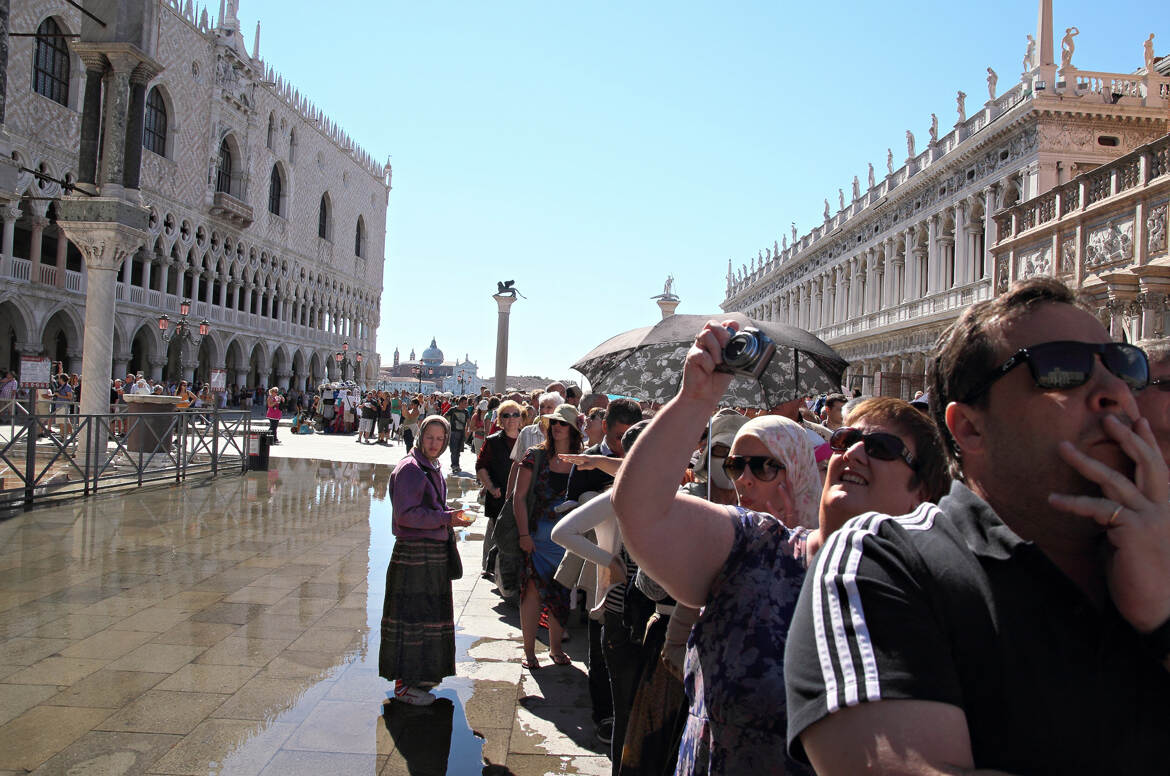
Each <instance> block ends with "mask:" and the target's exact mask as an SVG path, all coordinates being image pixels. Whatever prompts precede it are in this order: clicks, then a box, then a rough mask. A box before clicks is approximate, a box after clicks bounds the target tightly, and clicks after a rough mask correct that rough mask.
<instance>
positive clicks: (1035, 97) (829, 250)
mask: <svg viewBox="0 0 1170 776" xmlns="http://www.w3.org/2000/svg"><path fill="white" fill-rule="evenodd" d="M1039 6H1040V11H1039V14H1038V23H1037V29H1036V35H1035V37H1033V36H1032V35H1028V36H1027V39H1028V43H1027V46H1026V48H1025V47H1024V46H1021V48H1022V49H1024V50H1023V52H1022V53H1023V54H1024V57H1023V62H1022V65H1023V67H1022V70H1023V72H1022V74H1021V76H1020V77H1019V78H1018V79H1011V80H1012V81H1014V82H1012V83H1011V84H1010V85H1009V86H1008V87H1007V89H1006V90H1003V89H1000V87H999V81H1000V79H999V76H998V74H997V73H996V72H995V71H994V70H993V69H992V68H988V69H987V92H986V94H985V95H984V97H985V99H979V98H976V97H974V96H968V95H966V94H964V93H962V92H959V93H958V94H957V95H956V100H955V105H954V113H953V114H952V115H953V116H954V123H953V125H952V126H951V127H950V128H949V129H946V128H944V129H942V130H941V131H940V129H939V123H940V119H939V118H938V117H937V116H932V122H931V127H930V132H929V136H928V137H926V138H922V141H924V142H920V140H919V139H918V138H916V137H915V136H914V135H913V134H912V133H911V132H910V131H907V132H906V139H905V157H904V159H902V157H901V154H900V153H899V154H898V155H897V156H898V158H899V159H901V161H898V162H895V151H894V149H890V150H889V152H888V155H887V158H886V160H885V164H884V167H885V170H884V171H883V172H881V173H879V174H875V172H874V167H873V165H872V164H871V165H870V166H869V171H868V176H867V178H868V179H867V180H866V181H864V182H863V181H861V180H859V179H858V178H854V180H853V182H852V191H851V194H849V193H847V191H846V189H841V190H840V191H839V194H838V197H837V198H835V199H836V200H837V201H836V205H837V207H831V206H830V203H829V201H828V200H826V201H825V210H824V221H823V222H822V223H821V224H820V225H819V226H817V227H816V228H814V229H813V230H812V231H810V232H809V233H807V234H805V235H803V236H798V235H797V233H796V230H795V228H793V231H792V235H791V237H792V242H791V244H789V242H788V236H787V235H786V236H785V237H784V238H783V245H780V244H778V243H779V241H777V242H774V243H773V244H772V246H771V247H770V248H768V249H767V250H766V251H760V252H759V254H758V255H757V257H754V258H753V259H751V261H750V265H749V264H745V265H743V266H742V268H741V269H739V270H738V271H735V270H734V269H733V268H732V266H731V264H730V262H729V264H728V267H727V292H726V297H725V299H724V301H723V302H722V305H721V306H722V307H723V309H724V310H727V311H731V310H738V311H743V312H745V313H746V314H748V315H751V316H753V317H756V318H759V319H761V320H775V321H782V322H785V323H790V324H793V325H795V326H799V327H801V328H803V329H807V330H809V331H812V332H813V333H815V334H816V335H817V336H819V337H820V338H821V339H823V340H825V341H826V342H827V343H829V344H830V345H832V346H833V347H834V348H835V349H836V350H837V351H838V352H839V353H840V354H841V355H842V356H843V357H845V358H846V359H848V360H849V361H850V362H851V363H850V367H849V369H848V371H847V372H846V377H845V382H846V386H847V387H849V388H860V389H861V390H862V391H863V392H864V393H866V394H871V393H872V394H881V395H893V396H902V397H906V398H909V397H910V396H912V395H913V392H914V391H915V390H918V389H921V388H922V387H923V383H924V376H925V372H926V366H927V354H928V353H929V351H930V350H931V348H932V347H933V345H934V343H935V341H936V340H937V339H938V335H939V334H940V333H941V332H942V330H943V329H944V328H945V327H946V326H948V325H949V324H950V323H951V322H952V321H954V320H955V319H956V318H957V317H958V315H959V314H960V312H961V311H962V310H963V309H964V308H965V307H967V306H969V305H971V304H972V303H974V302H977V301H979V300H982V299H987V298H989V296H990V295H991V294H993V293H996V290H997V287H998V288H1003V287H1006V285H1004V284H1006V281H1007V280H1008V279H1009V278H1016V277H1024V276H1026V275H1029V274H1037V273H1039V272H1045V273H1048V274H1053V275H1058V276H1061V277H1066V278H1067V279H1069V280H1070V281H1072V282H1074V284H1077V285H1080V286H1081V287H1083V288H1085V290H1086V291H1089V292H1090V293H1092V294H1093V295H1094V296H1095V297H1097V298H1098V299H1100V300H1101V304H1102V305H1103V308H1102V318H1103V320H1105V321H1106V322H1107V323H1110V322H1111V321H1112V320H1113V319H1114V318H1117V317H1118V316H1121V317H1122V318H1124V317H1125V316H1128V317H1129V319H1131V320H1132V319H1135V318H1140V317H1141V312H1140V310H1139V308H1140V305H1138V300H1139V299H1145V300H1146V301H1147V302H1148V304H1147V306H1150V305H1154V304H1155V303H1156V304H1157V305H1165V306H1166V307H1167V309H1170V304H1167V303H1165V300H1166V299H1170V277H1167V279H1166V280H1165V281H1164V282H1163V281H1162V280H1161V278H1162V275H1161V274H1159V273H1160V272H1165V273H1166V275H1167V276H1170V266H1167V268H1166V269H1165V270H1156V269H1151V270H1143V269H1140V268H1138V269H1135V268H1131V267H1129V264H1130V260H1132V261H1133V263H1135V264H1136V263H1139V262H1140V263H1141V264H1143V265H1144V264H1149V263H1153V264H1154V265H1157V264H1159V263H1164V264H1167V265H1170V259H1167V257H1166V254H1165V241H1164V240H1162V241H1161V242H1158V241H1157V240H1146V241H1145V244H1144V245H1145V249H1144V250H1141V251H1134V250H1129V249H1127V248H1117V247H1116V246H1114V245H1113V244H1112V243H1110V244H1109V246H1107V248H1108V250H1106V248H1102V247H1100V246H1099V245H1098V243H1101V244H1102V245H1104V242H1103V241H1104V240H1106V239H1107V237H1109V236H1111V235H1113V233H1114V232H1118V233H1121V234H1122V236H1121V237H1120V238H1117V237H1114V240H1113V241H1114V242H1118V243H1124V242H1126V241H1127V240H1128V241H1130V242H1133V241H1135V240H1137V239H1138V238H1139V237H1140V235H1135V234H1134V232H1133V230H1134V226H1135V225H1138V228H1139V229H1140V230H1141V232H1142V233H1143V234H1144V232H1145V231H1146V230H1147V229H1150V230H1153V231H1154V233H1155V234H1157V233H1158V230H1159V229H1161V230H1162V231H1161V234H1164V229H1165V227H1164V218H1165V206H1164V204H1163V205H1162V206H1161V210H1158V207H1159V203H1160V202H1162V200H1163V199H1164V197H1162V198H1159V197H1157V196H1153V192H1152V191H1151V190H1150V189H1149V187H1150V186H1154V187H1155V188H1156V189H1160V188H1164V187H1166V186H1167V184H1168V183H1170V178H1167V177H1166V176H1165V174H1164V163H1162V162H1159V161H1158V159H1159V158H1160V157H1164V155H1165V144H1157V143H1155V141H1157V140H1158V139H1159V138H1162V137H1163V136H1165V135H1166V134H1167V131H1168V129H1170V78H1168V77H1167V72H1168V71H1170V59H1161V60H1159V59H1157V58H1155V57H1154V55H1153V43H1152V40H1153V36H1150V38H1149V39H1148V40H1146V41H1145V44H1144V46H1145V56H1144V60H1145V61H1144V66H1143V67H1140V68H1137V69H1135V71H1134V72H1131V73H1103V72H1095V71H1089V70H1081V69H1080V68H1079V67H1078V66H1077V64H1074V58H1075V57H1074V51H1075V40H1074V38H1075V34H1076V33H1075V32H1074V30H1076V28H1069V30H1067V31H1066V32H1065V35H1064V38H1063V39H1062V40H1061V42H1060V48H1059V50H1057V48H1056V46H1055V39H1054V35H1053V30H1052V3H1051V0H1041V2H1040V3H1039ZM1144 32H1145V31H1144V30H1135V31H1134V54H1135V62H1139V61H1141V59H1142V58H1141V57H1140V54H1141V53H1142V47H1143V44H1142V40H1143V39H1144V37H1145V35H1144ZM1139 33H1142V34H1141V35H1140V36H1139ZM1021 37H1023V36H1022V35H1021ZM1003 80H1004V81H1008V80H1009V79H1007V78H1005V79H1003ZM980 103H982V104H980ZM1151 143H1155V144H1154V145H1150V144H1151ZM900 150H901V143H899V151H900ZM1123 157H1124V159H1126V160H1128V161H1125V162H1124V164H1123V163H1122V162H1121V161H1120V160H1122V158H1123ZM1131 157H1132V158H1131ZM1115 161H1117V164H1119V165H1121V166H1120V167H1117V166H1116V165H1115V164H1113V163H1114V162H1115ZM1159 165H1162V166H1161V167H1160V166H1159ZM1099 168H1100V169H1101V172H1100V173H1099V174H1097V175H1095V176H1093V175H1092V171H1094V170H1098V169H1099ZM1119 170H1120V172H1119ZM1159 170H1163V172H1158V171H1159ZM1151 173H1154V174H1153V175H1152V176H1151ZM1159 176H1162V177H1159ZM1131 179H1132V180H1131ZM1102 181H1104V184H1102ZM1119 181H1120V183H1119ZM1131 184H1133V185H1132V186H1131ZM1138 184H1140V188H1141V192H1140V195H1139V194H1138V192H1136V191H1135V190H1133V186H1137V185H1138ZM1102 186H1104V189H1103V190H1102V188H1101V187H1102ZM1086 187H1087V188H1086ZM1054 191H1057V192H1063V196H1062V197H1061V199H1060V200H1059V201H1058V200H1057V199H1056V195H1055V194H1051V192H1054ZM1085 191H1088V194H1087V195H1086V196H1084V197H1081V198H1080V199H1079V200H1078V199H1077V196H1078V195H1079V194H1081V193H1083V192H1085ZM1127 191H1128V192H1129V193H1128V194H1127V195H1126V197H1125V203H1124V204H1117V205H1113V204H1111V203H1113V202H1114V200H1115V199H1116V197H1117V196H1120V195H1121V194H1123V193H1124V192H1127ZM1130 200H1133V202H1130ZM1032 203H1037V204H1032ZM1025 204H1027V205H1028V206H1027V207H1024V206H1025ZM1143 206H1144V208H1145V210H1144V211H1143V209H1142V208H1143ZM1054 207H1059V208H1060V210H1059V211H1058V212H1059V214H1060V219H1059V220H1060V221H1061V223H1060V225H1059V226H1060V228H1059V229H1056V228H1055V227H1053V228H1049V229H1047V231H1045V230H1040V231H1036V230H1034V229H1032V227H1034V226H1036V225H1037V224H1038V223H1042V222H1044V221H1045V220H1046V218H1045V217H1046V216H1048V215H1049V213H1048V211H1051V210H1053V208H1054ZM1103 208H1104V209H1103ZM1127 208H1128V209H1129V211H1131V212H1129V215H1128V217H1127V218H1128V220H1126V217H1125V216H1124V212H1123V211H1126V210H1127ZM1134 208H1136V209H1137V210H1136V215H1135V213H1134V212H1132V211H1133V210H1134ZM1106 210H1108V212H1106ZM1003 213H1009V214H1011V213H1014V214H1015V216H1014V217H1013V216H1010V215H1009V216H1008V217H1006V218H1005V217H1001V216H1000V215H999V214H1003ZM1036 213H1041V215H1040V216H1037V215H1036ZM1158 213H1160V214H1161V217H1162V219H1163V221H1157V218H1151V214H1154V215H1156V214H1158ZM1119 214H1120V215H1119ZM1037 217H1038V218H1039V219H1040V221H1037V220H1035V219H1036V218H1037ZM997 219H998V221H997ZM1013 219H1014V220H1013ZM1028 219H1033V220H1031V221H1030V222H1029V220H1028ZM1109 219H1114V220H1115V221H1116V224H1117V225H1118V226H1117V228H1116V229H1112V230H1111V229H1110V227H1108V226H1107V225H1106V224H1107V223H1108V222H1109ZM1048 220H1050V219H1048ZM1147 221H1148V222H1149V226H1147V225H1146V222H1147ZM1126 229H1129V230H1130V231H1129V232H1125V230H1126ZM1053 235H1055V236H1053ZM1102 235H1105V236H1102ZM1062 240H1063V241H1064V242H1062ZM1078 240H1079V241H1080V242H1077V241H1078ZM1045 241H1047V242H1046V243H1045ZM1037 244H1042V245H1041V247H1039V248H1037V247H1035V246H1036V245H1037ZM1044 245H1047V246H1050V247H1049V249H1048V250H1049V251H1050V252H1049V253H1048V254H1045V253H1043V250H1044ZM1078 245H1079V246H1080V247H1076V246H1078ZM1051 246H1055V247H1051ZM1105 253H1108V254H1109V255H1108V258H1106V259H1103V258H1101V255H1104V254H1105ZM1053 255H1062V256H1063V257H1064V259H1063V261H1060V262H1057V261H1053V260H1051V256H1053ZM1036 256H1040V257H1043V256H1049V260H1048V262H1047V263H1046V264H1045V263H1044V262H1043V261H1041V260H1038V259H1035V258H1034V257H1036ZM1143 272H1144V273H1145V274H1146V275H1147V276H1148V278H1147V281H1146V282H1145V283H1142V284H1139V282H1138V278H1137V276H1136V274H1141V273H1143ZM1108 273H1111V274H1110V276H1109V277H1108V278H1107V279H1102V275H1103V274H1108ZM1135 273H1136V274H1135ZM1131 275H1132V276H1133V277H1129V276H1131ZM1155 276H1156V277H1157V278H1158V280H1157V293H1158V294H1160V295H1152V294H1146V296H1144V297H1143V296H1141V295H1142V294H1143V293H1145V289H1146V287H1147V286H1149V287H1150V288H1151V289H1153V288H1154V279H1155ZM1127 277H1129V279H1126V278H1127ZM993 279H998V282H996V281H994V280H993ZM1104 305H1110V307H1109V309H1108V310H1106V309H1104ZM1127 305H1128V306H1127ZM1141 309H1144V308H1141ZM1158 309H1159V310H1160V309H1161V307H1159V308H1158ZM1134 310H1139V312H1134ZM1158 314H1159V315H1160V313H1158ZM1146 317H1147V318H1149V317H1150V316H1149V315H1147V316H1146ZM1160 322H1161V319H1160V318H1159V323H1160ZM1111 325H1114V327H1115V329H1116V330H1118V331H1120V325H1121V324H1120V323H1117V324H1112V323H1111ZM1154 329H1155V327H1154V326H1153V325H1151V326H1150V327H1148V330H1149V331H1151V332H1152V331H1154Z"/></svg>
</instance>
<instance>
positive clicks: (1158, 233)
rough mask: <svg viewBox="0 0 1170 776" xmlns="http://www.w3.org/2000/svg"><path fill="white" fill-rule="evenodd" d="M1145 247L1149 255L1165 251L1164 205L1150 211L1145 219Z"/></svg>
mask: <svg viewBox="0 0 1170 776" xmlns="http://www.w3.org/2000/svg"><path fill="white" fill-rule="evenodd" d="M1146 240H1147V241H1146V247H1147V250H1148V251H1149V253H1150V255H1154V254H1156V253H1161V252H1163V251H1165V250H1166V203H1165V202H1163V203H1162V204H1161V205H1158V206H1156V207H1154V208H1151V209H1150V215H1149V216H1148V217H1147V218H1146Z"/></svg>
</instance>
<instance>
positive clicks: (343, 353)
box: [333, 342, 362, 380]
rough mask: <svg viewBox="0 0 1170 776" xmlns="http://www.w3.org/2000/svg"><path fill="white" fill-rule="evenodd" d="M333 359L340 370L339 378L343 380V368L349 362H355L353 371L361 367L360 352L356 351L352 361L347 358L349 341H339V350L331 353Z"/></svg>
mask: <svg viewBox="0 0 1170 776" xmlns="http://www.w3.org/2000/svg"><path fill="white" fill-rule="evenodd" d="M333 360H334V361H336V362H337V368H338V369H340V370H341V379H342V380H344V379H345V368H346V367H347V366H349V365H350V364H351V363H356V364H357V367H356V368H355V371H356V369H360V368H361V365H362V354H361V353H358V354H357V356H356V357H355V358H354V359H353V361H351V360H350V358H349V343H348V342H343V343H341V350H339V351H337V352H336V353H334V354H333Z"/></svg>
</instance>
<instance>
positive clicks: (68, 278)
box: [65, 269, 85, 294]
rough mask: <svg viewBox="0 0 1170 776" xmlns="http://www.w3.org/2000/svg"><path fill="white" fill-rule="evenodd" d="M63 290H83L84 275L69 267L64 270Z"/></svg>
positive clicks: (79, 292)
mask: <svg viewBox="0 0 1170 776" xmlns="http://www.w3.org/2000/svg"><path fill="white" fill-rule="evenodd" d="M65 290H66V291H73V292H74V293H78V294H81V293H84V292H85V276H84V275H83V274H81V273H80V272H74V271H73V270H71V269H67V270H65Z"/></svg>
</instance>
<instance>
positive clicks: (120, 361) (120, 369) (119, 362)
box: [110, 353, 131, 377]
mask: <svg viewBox="0 0 1170 776" xmlns="http://www.w3.org/2000/svg"><path fill="white" fill-rule="evenodd" d="M130 355H131V354H129V353H115V354H114V364H113V368H112V369H111V370H110V376H111V377H125V376H126V370H127V369H128V368H129V367H130Z"/></svg>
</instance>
